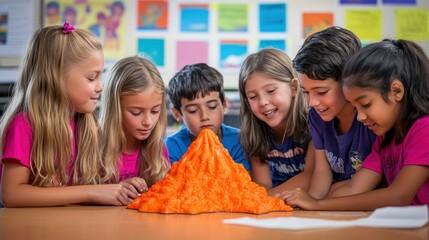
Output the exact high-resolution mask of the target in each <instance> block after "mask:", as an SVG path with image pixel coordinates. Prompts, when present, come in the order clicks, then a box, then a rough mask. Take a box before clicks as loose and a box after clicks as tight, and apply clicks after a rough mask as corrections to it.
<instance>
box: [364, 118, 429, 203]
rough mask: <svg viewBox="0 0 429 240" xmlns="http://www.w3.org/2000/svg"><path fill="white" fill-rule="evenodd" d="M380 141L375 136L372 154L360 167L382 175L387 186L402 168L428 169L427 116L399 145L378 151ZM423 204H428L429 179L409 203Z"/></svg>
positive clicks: (414, 126)
mask: <svg viewBox="0 0 429 240" xmlns="http://www.w3.org/2000/svg"><path fill="white" fill-rule="evenodd" d="M382 140H383V139H382V138H381V137H378V136H377V139H376V141H375V143H374V145H373V148H372V152H371V153H370V154H369V155H368V157H367V158H366V159H365V161H364V162H363V163H362V167H363V168H367V169H371V170H373V171H375V172H377V173H380V174H383V175H384V177H385V179H386V181H387V183H388V185H390V184H392V182H393V181H394V180H395V177H396V176H398V174H399V171H401V169H402V167H403V166H406V165H420V166H424V167H429V147H428V142H429V116H425V117H422V118H420V119H418V120H417V121H416V122H415V123H414V124H413V126H411V128H410V130H409V131H408V133H407V135H406V136H405V138H404V140H403V141H402V143H400V144H399V145H394V143H390V144H389V145H388V146H386V147H384V148H383V149H382V150H381V151H380V144H381V142H382ZM424 204H429V178H428V179H427V180H426V182H424V183H423V185H422V186H420V189H419V191H418V192H417V195H416V196H415V198H414V199H413V201H412V203H411V205H424Z"/></svg>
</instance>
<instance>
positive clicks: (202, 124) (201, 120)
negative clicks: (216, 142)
mask: <svg viewBox="0 0 429 240" xmlns="http://www.w3.org/2000/svg"><path fill="white" fill-rule="evenodd" d="M225 110H226V104H225V103H222V102H221V100H220V98H219V93H218V92H210V93H209V94H208V95H206V96H204V97H201V95H199V96H198V97H197V98H195V99H194V100H189V99H186V98H182V107H181V111H182V115H181V116H180V117H181V118H182V120H183V123H184V124H185V125H186V127H188V129H189V131H190V132H191V134H192V135H193V136H195V137H196V136H198V134H199V133H200V132H201V130H203V129H204V128H210V129H211V130H213V131H214V132H215V133H216V134H217V135H218V136H221V129H220V128H221V125H222V122H223V115H224V111H225ZM175 115H177V114H175Z"/></svg>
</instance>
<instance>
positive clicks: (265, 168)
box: [250, 157, 273, 191]
mask: <svg viewBox="0 0 429 240" xmlns="http://www.w3.org/2000/svg"><path fill="white" fill-rule="evenodd" d="M250 163H251V165H252V171H251V173H252V174H251V176H252V181H253V182H255V183H257V184H258V185H260V186H262V187H264V188H265V189H266V190H267V191H269V190H271V188H272V186H273V183H272V181H271V175H270V165H269V164H268V163H267V162H262V161H261V159H260V158H259V157H250Z"/></svg>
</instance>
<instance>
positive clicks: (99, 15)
mask: <svg viewBox="0 0 429 240" xmlns="http://www.w3.org/2000/svg"><path fill="white" fill-rule="evenodd" d="M42 10H43V25H44V26H49V25H59V24H62V23H64V21H68V22H69V23H70V24H72V25H74V26H77V27H80V28H85V29H88V30H90V31H91V32H93V33H94V34H95V35H97V36H98V37H100V38H101V39H102V40H103V43H104V51H105V53H104V54H105V57H106V58H107V59H119V58H121V57H122V56H124V55H125V51H126V50H125V48H126V45H127V41H128V39H127V37H126V36H127V35H128V34H127V32H128V31H129V29H128V28H127V22H126V21H125V19H127V15H128V14H130V12H131V11H132V10H131V8H130V7H129V5H128V2H127V1H120V0H119V1H118V0H103V1H102V0H96V1H90V0H47V1H43V7H42Z"/></svg>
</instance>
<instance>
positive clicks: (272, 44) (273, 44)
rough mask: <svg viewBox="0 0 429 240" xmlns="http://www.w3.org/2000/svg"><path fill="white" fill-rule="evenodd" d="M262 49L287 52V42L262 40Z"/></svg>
mask: <svg viewBox="0 0 429 240" xmlns="http://www.w3.org/2000/svg"><path fill="white" fill-rule="evenodd" d="M262 48H277V49H279V50H282V51H286V42H285V40H261V41H259V49H262Z"/></svg>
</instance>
